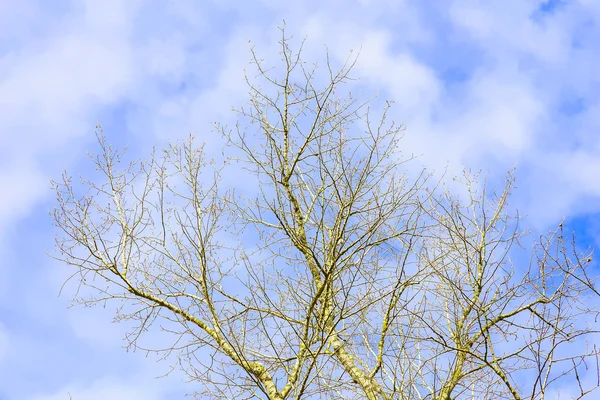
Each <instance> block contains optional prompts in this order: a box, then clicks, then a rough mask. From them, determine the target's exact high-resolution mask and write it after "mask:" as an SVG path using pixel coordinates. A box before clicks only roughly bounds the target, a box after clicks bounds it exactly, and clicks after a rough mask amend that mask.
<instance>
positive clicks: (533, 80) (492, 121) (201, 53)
mask: <svg viewBox="0 0 600 400" xmlns="http://www.w3.org/2000/svg"><path fill="white" fill-rule="evenodd" d="M283 20H285V21H286V23H287V29H288V32H289V33H290V34H294V35H295V37H297V38H302V37H304V36H306V38H307V47H306V54H307V58H309V59H314V60H321V61H322V60H323V55H324V45H327V46H328V48H329V50H330V52H331V54H332V57H333V59H334V61H339V60H342V59H344V58H345V57H346V56H347V55H348V54H349V51H350V50H351V49H355V50H358V49H361V56H360V58H359V61H358V64H357V66H356V69H355V70H354V73H353V76H355V77H357V78H360V79H361V80H360V87H361V90H363V91H364V92H365V93H366V94H375V93H379V98H381V99H392V100H394V101H395V102H396V105H395V107H394V111H393V117H394V119H395V120H396V121H397V122H399V123H403V124H405V126H406V137H405V139H404V142H403V143H404V144H403V146H405V151H406V152H408V153H415V154H418V155H420V158H419V162H420V163H421V164H422V165H425V166H426V167H427V168H428V169H431V170H435V171H443V170H444V169H445V168H448V170H449V171H450V172H458V171H460V170H461V169H462V168H463V166H466V167H468V168H473V169H475V170H478V169H483V170H484V171H487V173H488V174H489V177H490V180H491V181H494V180H499V179H500V178H501V177H503V176H504V174H505V173H506V171H507V170H508V169H510V168H512V167H515V166H517V173H516V176H517V186H518V189H517V190H516V191H515V193H514V196H513V201H512V203H511V205H512V207H514V208H518V210H519V212H520V213H521V214H522V215H527V217H528V219H527V224H528V226H529V227H531V228H532V229H533V230H534V231H535V232H543V231H545V230H547V229H550V228H553V227H555V226H556V225H558V223H559V222H560V221H561V220H562V219H563V218H566V221H567V222H566V226H567V228H568V229H569V230H571V231H575V232H576V234H577V236H578V237H579V238H580V239H581V240H580V242H581V244H582V246H587V245H591V246H596V245H598V244H600V222H599V221H600V220H599V219H598V216H599V213H600V179H598V177H599V173H600V99H599V96H600V74H598V73H597V72H595V71H596V70H597V69H600V68H599V67H598V64H600V51H599V50H600V48H599V47H600V44H599V43H600V1H598V0H572V1H558V0H549V1H537V0H536V1H532V0H502V1H495V0H492V1H489V0H488V1H483V0H481V1H475V0H443V1H442V0H439V1H438V0H430V1H417V0H414V1H403V0H390V1H388V0H362V1H348V0H345V1H341V0H340V1H334V0H319V1H302V2H301V1H289V2H283V1H281V0H263V1H257V0H247V1H241V0H240V1H228V0H220V1H216V0H215V1H199V0H197V1H192V0H169V1H168V0H163V1H158V0H156V1H151V0H147V1H144V0H121V1H119V0H87V1H86V0H77V1H74V0H73V1H67V0H60V1H58V0H40V1H32V0H19V1H13V0H0V191H1V196H0V400H59V399H61V400H67V399H68V394H67V393H68V392H70V393H71V394H72V395H73V397H74V399H75V400H84V399H85V400H95V399H114V400H120V399H123V400H125V399H128V400H136V399H144V400H162V399H177V398H183V394H184V393H186V392H190V391H193V389H194V388H193V385H189V386H186V385H182V383H181V379H182V377H181V375H180V374H178V373H177V372H175V373H173V374H172V375H171V376H169V377H168V378H166V379H159V380H157V379H154V377H155V376H158V375H161V374H164V373H166V372H167V371H168V366H169V363H156V362H154V361H155V358H153V356H152V355H150V356H147V355H146V354H143V353H141V352H136V353H131V352H130V353H127V352H126V351H125V350H124V349H123V345H124V342H123V341H122V337H123V333H124V331H125V327H124V326H121V325H117V324H112V323H111V322H110V321H111V319H112V316H113V311H112V309H110V307H107V308H106V309H103V308H102V307H96V308H92V309H84V308H81V307H75V308H67V307H68V305H69V302H68V300H69V298H68V296H64V295H63V296H61V297H59V296H58V292H59V290H60V287H61V285H62V283H63V282H64V280H65V278H66V277H67V276H68V273H69V269H68V268H65V267H64V266H62V265H60V264H59V263H57V262H54V261H52V260H51V259H49V258H48V256H47V255H46V252H47V251H51V250H52V247H53V238H54V233H55V232H54V230H53V227H52V226H51V220H50V218H49V217H48V210H50V209H52V207H53V205H54V203H53V200H54V198H53V193H52V192H51V190H50V183H49V181H50V179H52V178H58V177H59V176H60V174H61V172H62V171H63V170H64V169H65V168H67V169H68V170H69V171H71V172H72V173H73V174H75V175H77V174H79V173H82V174H86V171H87V172H89V170H90V163H89V162H88V161H89V160H88V158H87V156H86V153H87V152H88V151H94V150H96V147H95V146H94V144H95V137H94V127H95V125H96V123H98V122H99V123H101V124H102V126H103V127H104V133H105V134H106V135H107V137H108V139H109V141H111V142H112V143H115V144H117V145H128V146H129V147H130V149H131V151H132V153H133V154H134V155H136V154H139V155H143V154H144V153H145V152H146V151H147V150H148V149H149V148H150V147H151V146H152V145H154V144H161V143H164V142H165V141H166V140H174V139H177V138H182V137H185V136H186V135H188V134H189V133H190V132H195V133H197V136H198V137H199V138H200V139H201V140H203V141H206V142H207V143H208V147H207V148H208V149H210V151H220V147H219V146H220V141H219V140H220V139H219V138H218V136H217V134H215V133H214V132H212V130H211V126H210V122H212V121H220V122H225V123H227V122H229V123H231V122H232V121H234V118H235V115H234V114H232V113H231V106H234V105H242V104H244V102H245V101H246V100H247V90H246V87H245V86H244V83H243V71H244V68H245V67H246V66H247V65H248V62H249V58H250V55H249V51H248V50H249V44H248V40H249V39H251V40H252V43H253V44H254V45H255V46H256V49H257V50H258V52H259V54H261V55H262V56H263V57H264V58H265V59H267V60H273V61H275V60H276V56H277V54H276V51H277V41H278V39H279V31H278V30H277V27H278V26H279V25H281V23H282V21H283ZM229 179H234V178H233V177H229ZM151 338H152V336H150V339H151Z"/></svg>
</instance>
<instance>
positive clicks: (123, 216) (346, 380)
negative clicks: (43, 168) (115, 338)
mask: <svg viewBox="0 0 600 400" xmlns="http://www.w3.org/2000/svg"><path fill="white" fill-rule="evenodd" d="M280 44H281V52H280V56H281V60H282V66H283V68H280V69H273V70H272V69H269V68H268V67H267V65H266V63H265V62H264V61H263V60H261V59H260V58H259V57H258V56H257V55H256V53H255V52H254V51H252V52H251V54H252V61H253V63H252V65H253V67H254V68H255V70H256V72H257V76H256V77H255V78H251V79H250V78H249V79H247V82H248V87H249V92H250V101H249V103H248V105H247V106H245V107H242V108H240V109H238V110H237V112H238V113H239V117H240V122H239V124H238V125H237V126H236V127H235V128H234V129H229V128H227V127H224V126H219V125H217V130H218V131H220V132H221V133H223V135H224V136H225V137H226V138H227V140H228V147H227V149H226V150H227V151H229V152H230V154H233V155H235V156H236V161H238V163H237V164H234V163H233V161H232V162H231V163H229V164H224V165H222V166H217V164H216V163H215V162H213V161H211V160H209V159H208V158H207V155H206V154H204V151H203V148H202V146H197V145H196V144H195V143H194V140H193V138H190V140H187V141H185V142H183V143H178V144H173V145H171V146H169V147H168V148H167V149H165V150H164V151H162V152H158V153H157V152H155V153H153V154H152V156H151V157H150V158H149V159H148V160H146V161H138V162H133V163H131V164H129V165H127V166H125V167H122V166H121V164H120V163H121V161H122V157H123V152H119V151H115V150H113V149H112V147H111V146H110V145H108V144H107V143H106V140H105V138H104V136H103V135H102V133H101V131H99V133H98V138H99V144H100V148H101V150H102V151H101V152H100V154H99V155H97V156H93V157H92V159H93V161H94V163H95V165H96V167H97V169H98V170H99V171H100V173H101V175H102V179H99V180H98V179H94V180H82V184H83V185H74V184H73V183H72V180H71V178H70V177H69V176H68V175H66V174H65V175H64V176H63V179H62V180H61V181H60V182H58V183H55V189H56V194H57V201H58V205H57V207H56V209H55V210H54V212H53V213H52V216H53V218H54V221H55V223H56V225H57V227H58V228H60V229H59V231H60V234H59V236H58V237H57V240H56V245H57V252H56V255H55V256H56V258H58V259H60V260H62V261H64V262H65V263H67V264H69V265H71V266H73V267H74V268H75V269H74V274H73V277H72V278H73V279H75V280H76V281H77V282H78V283H79V284H80V285H81V288H82V290H80V291H78V292H77V295H76V298H75V301H76V302H79V303H82V304H86V305H90V304H94V303H97V302H101V303H104V302H106V301H113V300H121V303H120V305H119V307H118V311H117V317H116V318H117V320H129V321H130V322H131V323H132V327H133V329H132V331H131V332H130V334H129V335H128V336H127V337H126V340H127V342H128V345H130V346H136V347H137V346H140V342H139V338H140V336H141V335H142V334H143V333H144V332H146V331H147V330H148V329H150V328H151V326H152V325H156V324H157V323H158V324H159V325H160V326H161V328H162V329H163V330H166V331H168V332H169V333H170V334H172V336H173V345H172V346H170V347H169V348H167V349H162V350H160V349H158V350H157V351H162V352H164V353H165V356H168V355H171V354H173V355H174V357H175V359H176V360H177V361H178V364H179V365H181V367H182V368H183V369H184V370H185V371H186V372H187V374H188V375H189V377H190V378H191V379H192V380H193V381H195V382H197V383H199V387H200V388H201V389H200V390H199V391H198V392H197V393H196V394H197V395H198V396H199V397H201V398H208V397H210V398H217V399H224V398H230V399H242V398H264V399H291V398H294V399H300V398H304V399H342V398H343V399H363V398H366V399H371V400H374V399H431V400H433V399H439V400H449V399H525V398H527V399H543V398H548V396H552V393H556V392H552V391H553V390H558V388H560V387H564V386H565V385H571V391H570V393H571V394H573V395H574V396H575V397H576V398H582V397H584V396H586V395H587V394H588V393H591V391H592V390H594V389H595V388H597V387H598V386H599V382H598V379H599V378H598V376H599V375H598V360H597V356H598V350H597V349H596V347H595V345H594V344H593V341H591V342H590V341H589V340H597V336H596V334H597V331H596V328H595V320H594V318H595V317H596V316H597V314H598V311H600V307H598V299H599V296H598V295H599V293H598V291H597V290H596V288H595V286H594V284H595V280H596V278H597V276H596V275H591V274H592V271H591V270H590V261H591V258H590V255H589V254H579V253H578V252H577V250H576V249H575V245H574V243H573V242H572V241H571V240H569V239H568V238H566V237H565V236H564V232H563V229H562V225H561V226H560V227H559V229H558V230H556V231H555V232H552V233H550V234H549V235H547V236H543V237H541V238H540V240H539V241H538V242H537V244H536V245H535V247H534V248H533V250H534V251H533V252H532V255H531V259H530V262H529V263H528V264H527V263H526V264H527V265H522V263H521V262H516V263H515V264H514V265H513V261H512V260H513V258H514V257H513V255H514V254H515V253H514V251H515V249H521V247H519V246H518V245H519V240H520V238H521V237H522V236H523V234H522V233H521V232H520V230H519V225H518V222H519V219H518V218H517V217H514V218H513V217H510V215H509V214H508V212H507V210H508V208H507V201H508V198H509V194H510V191H511V189H512V187H513V181H512V178H511V175H509V176H508V178H507V181H506V185H505V187H504V189H503V190H502V191H501V192H500V193H498V194H497V193H491V194H490V193H487V192H486V185H485V183H482V182H478V181H477V179H476V176H473V175H469V174H465V180H464V182H462V187H464V189H465V193H463V194H462V195H452V194H450V191H448V190H444V188H443V186H440V185H436V184H435V182H433V183H432V182H431V179H429V178H428V176H427V175H426V173H425V172H424V171H423V172H422V173H421V174H418V175H416V176H415V175H414V174H408V172H407V171H408V169H407V168H406V167H405V165H404V164H405V163H406V162H408V161H410V160H411V158H412V157H406V156H403V154H402V153H401V152H400V145H401V141H400V140H401V137H402V134H403V129H402V127H401V126H397V125H395V124H394V123H393V122H390V121H389V120H388V110H389V107H390V106H391V103H388V104H387V105H386V106H385V107H384V108H383V111H382V113H381V117H380V118H379V119H376V120H375V121H374V120H372V117H371V116H372V114H373V113H372V112H370V109H369V103H368V102H366V103H365V102H361V101H360V100H359V99H358V98H356V97H354V96H353V95H352V94H350V93H346V94H344V93H343V92H342V91H343V89H344V87H345V86H344V84H345V83H346V82H347V81H348V80H349V79H350V77H349V73H350V71H351V70H352V67H353V65H354V61H355V60H356V59H355V58H349V59H348V60H347V62H346V63H345V64H344V65H342V66H341V67H340V68H339V69H335V68H333V66H332V63H331V62H330V60H329V58H327V60H326V63H325V68H324V69H320V70H319V69H317V68H316V66H314V65H313V66H310V65H308V64H307V63H305V62H303V61H302V58H301V49H302V48H301V47H300V51H297V52H294V51H293V50H292V49H291V48H290V47H289V44H290V40H289V39H288V38H286V37H285V33H284V31H283V30H282V39H281V42H280ZM320 72H321V74H320ZM322 72H325V74H322ZM240 163H241V164H240ZM240 165H241V166H242V170H243V171H244V173H245V174H246V175H245V178H244V179H254V180H255V182H256V187H257V190H256V193H255V194H253V195H251V196H250V195H248V193H247V192H246V193H239V194H236V193H235V192H234V191H233V190H228V189H222V188H221V186H222V184H221V178H220V176H221V174H224V173H228V174H230V173H231V171H232V168H233V167H234V166H237V168H238V172H236V173H237V174H240V172H239V166H240ZM238 235H239V237H240V238H243V240H242V239H240V240H239V241H238V242H236V241H235V240H232V239H234V238H235V237H236V236H238ZM520 251H521V252H522V250H520ZM521 259H522V258H518V260H521ZM573 387H575V388H576V390H573V389H572V388H573Z"/></svg>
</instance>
